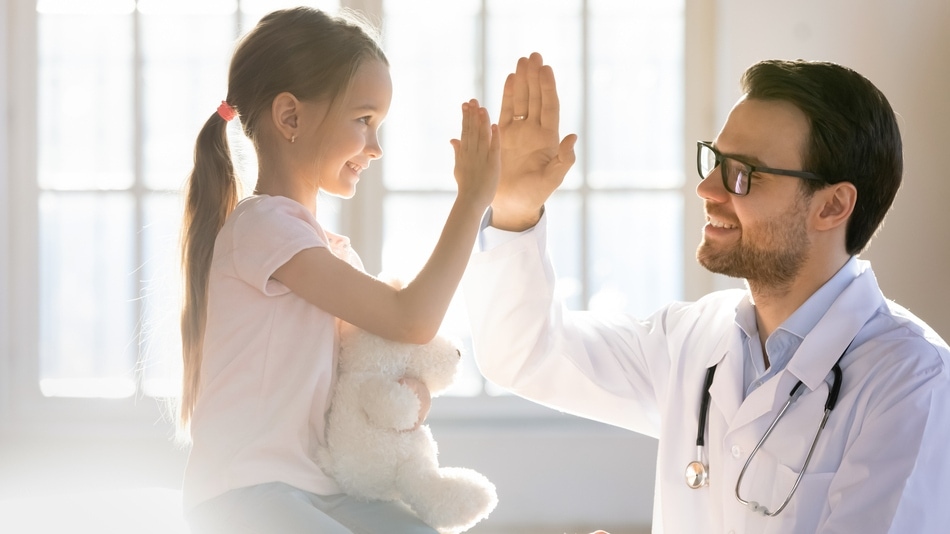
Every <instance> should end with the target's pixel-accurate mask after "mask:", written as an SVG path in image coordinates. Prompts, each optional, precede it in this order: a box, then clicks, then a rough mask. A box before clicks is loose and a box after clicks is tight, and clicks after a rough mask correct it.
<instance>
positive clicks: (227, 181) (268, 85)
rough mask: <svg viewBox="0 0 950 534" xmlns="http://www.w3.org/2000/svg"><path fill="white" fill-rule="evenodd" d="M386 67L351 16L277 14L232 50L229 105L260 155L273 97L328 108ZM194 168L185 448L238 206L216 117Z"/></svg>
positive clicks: (184, 254)
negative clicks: (227, 227)
mask: <svg viewBox="0 0 950 534" xmlns="http://www.w3.org/2000/svg"><path fill="white" fill-rule="evenodd" d="M369 59H375V60H379V61H382V62H384V63H387V64H388V62H387V60H386V57H385V55H384V54H383V52H382V50H381V49H380V47H379V44H378V39H377V37H376V35H375V33H374V32H373V31H372V29H371V26H370V25H368V24H367V23H366V22H365V21H364V20H362V19H360V18H359V17H358V16H356V15H355V14H354V13H344V14H342V15H341V16H338V17H331V16H329V15H327V14H326V13H324V12H322V11H319V10H316V9H311V8H305V7H301V8H294V9H286V10H280V11H275V12H273V13H270V14H269V15H267V16H265V17H264V18H263V19H261V21H260V22H259V23H258V24H257V26H255V28H254V29H253V30H251V31H250V32H249V33H248V34H247V35H246V36H245V37H244V38H243V39H242V40H241V41H240V43H239V44H238V46H237V48H236V49H235V51H234V56H233V57H232V59H231V65H230V69H229V72H228V94H227V99H226V101H227V103H228V105H230V106H231V108H233V109H234V110H235V111H236V112H237V114H238V115H239V116H240V120H241V126H242V128H243V131H244V134H245V135H247V137H248V138H249V139H250V140H251V142H252V143H253V145H254V147H255V150H257V151H258V152H260V150H261V149H262V146H263V145H262V143H263V142H264V140H263V139H261V138H260V135H259V131H260V130H259V124H260V121H261V120H262V118H266V117H267V116H268V113H269V111H270V106H271V103H272V102H273V100H274V97H276V96H277V95H278V94H280V93H283V92H290V93H291V94H293V95H294V96H296V97H297V98H298V99H301V100H319V99H329V100H330V101H333V100H334V99H335V98H336V97H338V96H339V95H340V94H342V92H343V91H344V90H345V89H346V87H347V86H348V85H349V83H350V80H351V79H352V78H353V75H354V73H355V72H356V70H357V69H358V68H359V66H360V65H361V64H362V63H363V62H364V61H366V60H369ZM194 157H195V166H194V169H193V170H192V172H191V175H190V176H189V177H188V183H187V186H186V199H185V212H184V218H183V223H182V237H181V263H182V274H183V277H184V296H183V305H182V313H181V339H182V357H183V360H184V361H183V363H184V372H183V377H182V378H183V383H182V395H181V404H180V408H179V434H180V436H181V437H182V438H183V439H185V440H187V439H188V435H189V434H190V425H191V418H192V414H193V413H194V410H195V404H196V401H197V398H198V393H199V386H200V383H201V360H202V345H203V343H204V334H205V325H206V322H207V314H208V284H209V278H210V273H211V258H212V253H213V251H214V242H215V239H216V238H217V235H218V232H219V231H220V230H221V227H222V226H223V225H224V221H225V220H226V219H227V217H228V215H230V213H231V212H232V211H233V210H234V208H235V206H237V203H238V200H239V199H240V194H241V193H240V182H239V179H238V176H237V174H236V173H235V168H234V164H233V162H232V160H231V151H230V147H229V146H228V138H227V121H225V120H224V119H223V118H222V117H221V116H220V115H219V114H218V113H214V114H212V115H211V117H210V118H208V120H207V121H206V122H205V124H204V126H203V127H202V128H201V131H200V132H199V133H198V139H197V141H196V143H195V155H194Z"/></svg>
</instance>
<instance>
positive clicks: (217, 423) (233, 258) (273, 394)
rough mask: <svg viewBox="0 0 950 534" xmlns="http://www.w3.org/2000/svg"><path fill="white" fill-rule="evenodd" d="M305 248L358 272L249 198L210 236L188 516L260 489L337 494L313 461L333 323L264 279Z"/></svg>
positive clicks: (307, 222)
mask: <svg viewBox="0 0 950 534" xmlns="http://www.w3.org/2000/svg"><path fill="white" fill-rule="evenodd" d="M311 247H329V248H330V249H331V250H332V251H333V252H334V253H335V254H336V255H337V256H339V257H342V258H344V259H346V260H348V261H349V262H350V263H351V264H353V265H354V266H356V267H357V268H360V269H362V264H361V263H360V261H359V258H358V257H357V256H356V254H355V253H354V252H353V251H352V250H351V249H350V247H349V242H348V240H347V239H346V238H344V237H342V236H336V235H333V234H330V233H329V232H325V231H324V230H323V229H322V228H321V227H320V225H319V224H318V223H317V221H316V220H315V219H314V218H313V215H312V214H311V213H310V212H309V211H308V210H307V209H306V208H304V207H303V206H302V205H300V204H298V203H297V202H295V201H293V200H290V199H288V198H284V197H270V196H254V197H250V198H247V199H245V200H243V201H241V202H240V203H239V204H238V206H237V208H236V209H235V210H234V212H232V213H231V215H230V216H229V217H228V219H227V221H226V222H225V224H224V226H223V228H222V229H221V231H220V232H219V233H218V237H217V240H216V242H215V248H214V256H213V259H212V265H211V277H210V287H209V300H208V323H207V329H206V332H205V340H204V350H203V352H204V354H203V359H202V365H201V386H200V391H199V395H198V400H197V404H196V406H195V412H194V416H193V417H192V423H191V433H192V441H193V445H192V450H191V454H190V456H189V459H188V466H187V468H186V470H185V479H184V490H183V493H184V507H185V509H186V510H187V509H190V508H192V507H193V506H195V505H197V504H199V503H201V502H203V501H205V500H207V499H210V498H211V497H215V496H217V495H220V494H222V493H224V492H226V491H228V490H231V489H236V488H241V487H246V486H252V485H256V484H261V483H266V482H285V483H287V484H290V485H292V486H294V487H297V488H300V489H302V490H306V491H309V492H313V493H317V494H323V495H327V494H333V493H339V491H340V490H339V488H338V487H337V485H336V483H335V482H334V481H333V480H332V479H331V478H330V477H328V476H327V475H325V474H324V473H323V471H321V470H320V468H319V467H318V466H317V464H316V463H315V462H314V460H313V458H312V451H313V450H314V448H315V444H316V443H321V442H322V441H323V439H324V438H323V436H324V421H325V420H324V414H325V412H326V409H327V403H328V398H329V394H330V387H331V384H332V381H333V377H334V369H335V361H336V359H335V358H336V353H337V347H336V344H337V339H338V338H337V324H338V323H337V319H336V318H335V317H333V316H332V315H330V314H328V313H327V312H325V311H323V310H321V309H319V308H317V307H316V306H313V305H312V304H310V303H308V302H307V301H305V300H304V299H302V298H300V297H299V296H297V295H296V294H294V293H293V292H291V291H290V290H289V289H288V288H287V287H286V286H284V285H283V284H281V283H280V282H278V281H276V280H274V279H272V278H271V275H272V274H273V273H274V271H275V270H276V269H277V268H278V267H280V266H281V265H283V264H284V263H286V262H287V261H288V260H289V259H290V258H292V257H293V256H294V255H295V254H297V253H298V252H300V251H301V250H304V249H306V248H311ZM328 283H333V282H332V281H329V282H328Z"/></svg>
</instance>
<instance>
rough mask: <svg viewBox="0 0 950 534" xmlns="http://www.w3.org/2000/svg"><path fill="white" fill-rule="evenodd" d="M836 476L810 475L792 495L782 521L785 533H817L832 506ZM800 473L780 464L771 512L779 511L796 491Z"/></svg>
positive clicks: (780, 515) (824, 474)
mask: <svg viewBox="0 0 950 534" xmlns="http://www.w3.org/2000/svg"><path fill="white" fill-rule="evenodd" d="M833 476H834V473H811V472H808V471H806V472H805V475H804V476H802V480H801V482H799V484H798V487H797V488H795V492H794V493H792V496H791V499H789V501H788V505H786V506H785V509H784V510H782V513H781V514H779V516H778V517H780V518H782V521H781V522H780V523H781V525H782V529H781V532H817V529H818V521H819V519H821V517H822V515H824V510H825V507H826V505H827V503H828V488H829V487H831V479H832V477H833ZM797 478H798V471H795V470H793V469H791V468H789V467H788V466H786V465H781V464H779V465H778V466H777V469H776V471H775V485H774V486H773V488H772V503H774V504H773V505H772V506H773V507H770V510H777V509H778V507H779V506H781V505H782V503H783V502H785V499H786V498H787V497H788V495H789V493H790V492H791V491H792V488H793V487H795V480H796V479H797Z"/></svg>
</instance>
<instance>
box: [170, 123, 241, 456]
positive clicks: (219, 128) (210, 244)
mask: <svg viewBox="0 0 950 534" xmlns="http://www.w3.org/2000/svg"><path fill="white" fill-rule="evenodd" d="M239 183H240V182H239V181H238V178H237V175H236V174H235V172H234V164H233V163H232V161H231V152H230V149H229V147H228V138H227V121H225V119H224V118H222V116H221V115H220V114H219V113H215V114H213V115H212V116H211V118H209V119H208V120H207V122H205V124H204V126H203V127H202V128H201V132H200V133H199V134H198V140H197V142H196V143H195V168H194V170H192V172H191V175H190V176H189V177H188V183H187V185H186V188H187V191H186V196H185V210H184V219H183V222H182V231H181V267H182V275H183V279H184V295H183V303H182V312H181V344H182V359H183V364H184V373H183V381H182V395H181V406H180V411H179V420H178V423H179V425H178V429H179V435H180V437H182V438H184V439H185V440H188V437H189V433H190V425H191V415H192V412H194V408H195V400H196V399H197V396H198V386H199V383H200V378H201V376H200V375H201V348H202V344H203V342H204V333H205V323H206V319H207V313H208V279H209V276H210V272H211V256H212V253H213V252H214V241H215V238H216V237H217V235H218V231H219V230H221V227H222V226H223V225H224V221H225V219H227V217H228V215H229V214H230V213H231V212H232V211H233V210H234V208H235V206H236V205H237V202H238V198H239V195H240V191H239Z"/></svg>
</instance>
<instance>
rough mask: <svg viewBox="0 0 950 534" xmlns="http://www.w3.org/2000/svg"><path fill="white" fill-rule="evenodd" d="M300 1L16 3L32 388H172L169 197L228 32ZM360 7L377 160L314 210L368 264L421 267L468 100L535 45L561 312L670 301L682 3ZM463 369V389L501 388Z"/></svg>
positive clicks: (24, 305)
mask: <svg viewBox="0 0 950 534" xmlns="http://www.w3.org/2000/svg"><path fill="white" fill-rule="evenodd" d="M297 3H299V2H285V1H281V2H275V1H267V0H254V1H251V0H201V1H198V0H175V1H169V0H137V1H136V0H82V1H80V0H39V1H36V2H31V1H29V0H18V1H17V3H16V5H17V7H18V8H19V11H18V12H17V15H16V20H14V21H12V23H11V26H15V27H17V28H19V29H18V30H17V36H16V37H15V39H16V40H17V42H19V43H27V44H29V46H26V47H25V48H21V49H18V54H21V55H23V54H25V56H26V57H27V58H29V57H35V60H36V61H35V73H34V72H30V71H31V68H30V67H28V66H26V65H29V61H28V60H23V61H18V62H15V64H14V65H13V66H12V69H13V70H12V71H11V73H10V77H11V79H20V77H25V79H26V80H27V81H25V82H24V81H20V82H18V83H17V84H15V87H14V89H13V97H14V98H16V99H17V101H18V102H21V104H22V106H20V107H19V108H18V111H19V113H20V114H21V115H18V117H17V118H16V119H15V120H16V122H15V123H14V125H15V127H24V128H25V129H22V130H17V131H23V132H27V134H28V135H27V138H26V141H22V142H21V143H22V145H23V146H26V147H27V149H28V150H25V151H16V152H15V153H14V154H11V157H12V158H14V159H15V162H14V168H15V169H17V172H14V173H13V177H12V179H14V180H16V183H15V184H13V187H12V188H11V189H12V198H13V200H14V201H15V202H12V203H11V204H14V205H15V218H16V220H18V221H25V223H24V224H25V225H26V229H25V230H24V228H22V227H19V226H18V227H17V229H16V230H15V231H16V232H17V234H18V235H19V236H20V237H18V238H17V239H13V240H12V245H11V246H12V250H13V257H15V258H17V260H16V262H15V264H14V265H13V268H12V274H13V275H14V277H16V278H17V279H18V284H20V285H21V286H22V287H21V288H20V289H18V290H17V291H16V292H15V294H14V297H13V299H14V300H13V302H14V306H13V309H16V310H21V311H22V313H19V312H18V314H17V316H16V317H12V318H11V324H12V325H13V326H12V327H11V333H12V334H13V336H14V339H15V342H14V343H13V346H14V349H15V350H14V356H13V358H14V365H13V367H14V370H15V376H16V380H15V382H17V383H18V384H20V385H19V386H18V387H20V388H23V390H24V391H27V392H28V394H27V395H26V397H28V398H31V399H34V400H35V401H36V402H37V403H38V404H42V403H44V402H47V401H49V402H53V401H54V400H55V399H76V398H88V399H103V398H105V399H112V401H96V402H120V403H121V402H131V403H133V404H136V403H138V401H139V399H141V398H143V397H156V398H162V397H166V396H169V395H174V394H176V393H177V391H178V380H179V377H178V375H179V373H180V362H179V358H180V350H179V338H178V331H177V328H178V302H179V301H178V298H179V293H180V283H179V281H178V251H177V240H178V225H179V220H180V213H181V194H180V190H181V186H182V184H183V182H184V179H185V177H186V176H187V173H188V171H189V170H190V166H191V157H192V151H193V147H194V140H195V136H196V135H197V132H198V130H199V128H200V126H201V124H202V123H203V122H204V121H205V120H206V119H207V117H208V116H209V115H210V114H211V113H213V112H214V109H215V107H216V106H217V104H218V102H219V101H220V100H221V98H223V97H224V95H225V92H226V87H225V83H226V71H227V64H228V59H229V57H230V53H231V50H232V47H233V43H234V41H235V40H236V38H237V37H238V36H239V35H240V34H241V33H243V32H244V31H246V30H247V29H249V28H250V27H251V26H252V25H253V24H254V23H255V22H256V21H257V19H258V18H259V17H260V16H261V15H263V14H264V13H266V12H268V11H270V10H272V9H274V8H277V7H285V6H286V5H295V4H297ZM309 3H310V4H311V5H314V6H315V7H320V8H324V9H328V10H331V11H333V10H335V9H336V8H337V6H338V2H337V1H336V0H326V1H323V2H309ZM343 3H344V4H346V3H347V1H346V0H344V1H343ZM355 7H362V8H364V9H367V10H368V11H369V12H370V13H369V14H370V17H371V18H372V19H375V20H381V21H382V29H383V36H384V48H385V50H386V52H387V55H388V57H389V59H390V62H391V65H392V76H393V82H394V101H393V106H392V110H391V113H390V116H389V119H388V120H387V122H386V123H385V125H384V126H383V129H382V134H381V135H382V142H383V148H384V152H385V157H384V158H383V159H382V160H381V162H378V163H376V164H375V165H374V166H373V167H372V168H371V171H372V172H373V174H370V175H366V176H365V177H364V180H363V181H362V182H361V184H360V189H359V191H358V193H357V195H356V197H355V198H354V199H353V200H351V201H347V202H338V201H334V200H332V199H324V200H322V201H321V208H320V210H321V213H320V214H319V217H320V218H321V220H322V221H323V222H324V224H326V225H327V226H328V227H330V228H331V229H334V230H336V231H339V232H341V233H344V234H346V235H350V236H351V237H352V238H353V242H354V244H355V246H356V248H357V250H358V251H359V252H360V254H361V255H362V256H363V259H364V263H366V265H367V268H368V270H369V271H370V272H373V273H375V272H379V271H380V270H383V271H387V272H393V273H397V274H399V273H403V274H406V273H414V272H415V271H417V270H418V268H419V267H420V266H421V265H422V263H423V262H424V261H425V259H426V258H427V257H428V254H429V252H431V249H432V246H434V243H435V240H436V238H437V236H438V233H439V231H440V229H441V225H436V224H433V223H432V221H436V220H444V217H445V216H446V215H447V213H448V210H449V207H450V205H451V202H452V199H453V192H454V188H455V182H454V180H453V178H452V167H453V157H452V149H451V147H450V145H449V143H448V140H449V139H450V138H452V137H457V135H458V130H459V126H460V120H459V117H460V112H459V106H460V104H461V102H463V101H464V100H467V99H468V98H470V97H472V96H475V97H478V98H479V99H480V100H481V101H482V102H484V103H485V104H486V105H487V106H488V108H489V110H491V113H492V115H493V117H494V115H495V114H496V113H497V109H498V108H499V106H500V98H501V87H502V85H503V81H504V76H505V75H506V74H507V73H508V72H510V71H511V70H512V69H513V68H514V65H515V61H516V60H517V58H518V57H519V56H523V55H527V54H528V53H530V52H531V51H535V50H537V51H540V52H542V53H543V54H544V57H545V61H546V62H547V63H549V64H551V65H553V66H554V68H555V72H556V74H557V79H558V88H559V93H560V95H561V105H562V121H561V131H562V135H564V134H566V133H569V132H575V133H578V134H579V135H580V140H579V143H578V146H577V153H578V161H577V163H576V165H575V167H574V169H573V170H572V171H571V173H570V174H569V175H568V177H567V179H566V180H565V183H564V185H563V187H562V188H561V190H560V191H559V192H558V193H556V194H555V196H554V198H552V201H551V203H550V205H549V212H550V213H552V214H553V215H554V216H552V217H551V221H550V223H551V235H552V243H551V249H552V252H553V254H554V255H555V263H556V266H557V269H558V271H559V273H560V274H561V276H562V280H563V284H562V287H561V288H560V291H561V292H562V293H563V295H564V296H565V297H566V298H567V300H568V302H569V304H570V305H571V306H572V307H574V308H584V307H589V308H595V309H620V310H626V311H629V312H631V313H634V314H646V313H649V312H651V311H652V310H653V309H655V308H656V307H658V306H660V305H661V304H663V303H664V302H667V301H669V300H670V299H672V298H679V297H681V296H682V293H683V285H684V282H683V279H684V271H683V267H682V263H683V261H682V258H683V257H684V254H683V247H684V243H683V242H684V239H683V234H684V228H683V216H682V215H683V194H684V193H683V191H684V172H683V164H682V162H683V159H684V157H683V153H682V150H683V147H684V146H685V145H684V143H683V141H682V140H683V120H684V117H683V92H684V83H683V42H684V30H683V28H684V14H683V11H684V5H683V2H681V1H672V2H670V1H666V0H664V1H656V2H646V1H644V2H630V1H628V0H524V1H519V2H510V1H506V0H456V1H453V2H444V1H439V0H377V1H376V2H365V1H364V2H361V3H360V5H359V6H355ZM30 43H32V44H30ZM31 54H33V55H32V56H31ZM33 74H35V76H33V77H32V78H31V77H30V76H32V75H33ZM30 80H32V81H30ZM34 84H35V85H34ZM29 117H35V118H36V126H35V130H31V129H30V128H29V127H28V126H26V125H28V124H29V122H30V121H29ZM495 118H496V117H495ZM33 134H35V135H33ZM30 135H33V138H35V140H36V143H35V145H33V144H32V141H31V138H30V137H29V136H30ZM21 171H26V172H21ZM31 221H33V222H31ZM31 273H34V274H31ZM20 275H21V276H20ZM631 297H633V298H631ZM464 315H465V314H464V306H463V305H462V302H461V299H456V302H455V303H454V304H453V307H452V309H451V310H450V314H449V317H448V318H447V322H446V326H445V327H446V329H448V330H449V331H451V332H452V333H454V334H456V335H459V336H461V337H464V336H465V332H466V330H467V327H466V325H467V319H466V318H465V316H464ZM468 363H469V367H468V372H467V373H466V375H465V377H464V378H463V379H462V380H460V381H459V384H458V385H457V387H456V389H455V394H457V395H460V396H470V397H471V396H474V397H480V396H484V395H485V394H486V393H489V394H491V393H493V391H492V389H491V387H490V385H486V384H484V383H483V380H482V379H481V377H480V376H479V375H478V373H477V371H476V370H475V368H474V364H472V363H471V362H470V361H469V362H468ZM122 399H125V400H122Z"/></svg>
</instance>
